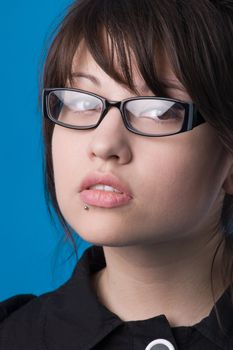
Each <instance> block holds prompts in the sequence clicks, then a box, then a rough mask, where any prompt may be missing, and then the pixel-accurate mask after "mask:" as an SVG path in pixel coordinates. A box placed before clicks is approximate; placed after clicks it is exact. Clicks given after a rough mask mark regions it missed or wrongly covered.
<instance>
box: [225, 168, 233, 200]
mask: <svg viewBox="0 0 233 350" xmlns="http://www.w3.org/2000/svg"><path fill="white" fill-rule="evenodd" d="M223 189H224V191H225V192H226V193H228V194H233V164H232V165H231V167H230V169H229V170H228V174H227V177H226V179H225V181H224V183H223Z"/></svg>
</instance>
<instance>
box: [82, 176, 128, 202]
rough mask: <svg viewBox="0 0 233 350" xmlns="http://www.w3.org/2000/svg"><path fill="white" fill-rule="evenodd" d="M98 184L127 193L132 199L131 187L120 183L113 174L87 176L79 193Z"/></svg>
mask: <svg viewBox="0 0 233 350" xmlns="http://www.w3.org/2000/svg"><path fill="white" fill-rule="evenodd" d="M98 184H103V185H107V186H112V187H113V188H115V189H116V190H118V191H120V192H123V193H126V194H127V195H128V196H130V197H132V194H131V190H130V189H129V187H128V186H127V185H125V184H124V183H123V182H122V181H120V180H119V179H118V178H117V177H116V176H115V175H113V174H112V173H108V174H107V173H106V174H101V173H98V172H94V173H91V174H89V175H87V176H86V177H85V178H84V179H83V180H82V182H81V184H80V187H79V192H81V191H83V190H86V189H88V188H89V187H91V186H94V185H98Z"/></svg>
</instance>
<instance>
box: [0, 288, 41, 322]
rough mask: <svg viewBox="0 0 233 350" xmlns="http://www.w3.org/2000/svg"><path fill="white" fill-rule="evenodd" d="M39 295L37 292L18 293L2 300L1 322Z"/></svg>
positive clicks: (0, 305) (0, 303)
mask: <svg viewBox="0 0 233 350" xmlns="http://www.w3.org/2000/svg"><path fill="white" fill-rule="evenodd" d="M36 299H38V297H37V296H36V295H35V294H17V295H14V296H12V297H10V298H8V299H5V300H3V301H1V302H0V324H2V323H3V322H4V321H5V320H6V319H7V318H8V317H9V316H11V315H13V314H14V313H15V312H16V311H19V310H22V309H23V308H25V306H26V305H28V303H30V302H31V301H32V300H34V301H35V300H36Z"/></svg>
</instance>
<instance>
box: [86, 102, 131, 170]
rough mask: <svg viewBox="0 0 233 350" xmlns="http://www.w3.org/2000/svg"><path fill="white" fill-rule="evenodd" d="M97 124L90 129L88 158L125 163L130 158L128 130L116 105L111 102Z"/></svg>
mask: <svg viewBox="0 0 233 350" xmlns="http://www.w3.org/2000/svg"><path fill="white" fill-rule="evenodd" d="M109 107H110V108H109V109H108V111H107V113H106V115H105V116H104V118H103V120H102V121H101V123H100V124H99V126H98V127H97V128H95V129H92V130H91V131H90V132H91V136H92V138H91V141H90V143H89V147H88V154H89V157H90V158H95V157H97V158H101V159H103V160H108V159H115V160H117V162H118V163H119V164H126V163H128V162H129V161H130V160H131V158H132V150H131V143H130V138H131V137H132V136H131V135H130V134H131V133H130V132H129V131H128V130H127V129H126V127H125V125H124V123H123V120H122V115H121V112H120V110H119V106H118V105H116V106H115V105H114V104H113V103H111V106H109Z"/></svg>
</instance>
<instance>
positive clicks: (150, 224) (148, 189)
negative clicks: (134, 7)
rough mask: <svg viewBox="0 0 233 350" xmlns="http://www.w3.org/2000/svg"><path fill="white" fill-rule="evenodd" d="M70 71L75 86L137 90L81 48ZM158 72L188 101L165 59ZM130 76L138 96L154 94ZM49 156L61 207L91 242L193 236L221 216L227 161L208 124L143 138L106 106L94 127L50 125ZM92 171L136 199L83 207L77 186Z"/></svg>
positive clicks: (123, 93) (113, 93)
mask: <svg viewBox="0 0 233 350" xmlns="http://www.w3.org/2000/svg"><path fill="white" fill-rule="evenodd" d="M73 71H74V72H75V73H77V74H76V75H77V77H76V78H75V83H74V85H73V87H76V88H79V89H83V90H87V91H90V92H93V93H96V94H99V95H101V96H103V97H105V98H107V99H110V100H119V101H120V100H123V99H125V98H129V97H131V96H135V95H134V94H133V93H132V92H130V90H129V89H127V88H126V87H125V86H123V85H120V84H118V83H117V82H115V81H114V80H113V79H111V78H110V77H109V76H108V75H107V74H106V73H105V72H104V71H103V70H102V69H101V68H100V67H99V66H98V65H97V64H96V62H95V61H94V60H93V58H92V56H91V55H90V53H89V52H88V50H87V49H85V47H84V46H83V47H82V50H78V51H77V54H76V56H75V59H74V64H73ZM159 72H160V78H161V79H163V80H166V82H167V83H168V84H170V85H172V87H169V88H168V89H167V94H168V95H169V96H170V97H172V98H178V99H181V100H184V101H191V98H190V96H189V95H188V94H187V92H186V91H185V90H184V88H183V87H182V85H181V83H180V82H179V81H178V80H177V78H176V76H175V75H174V73H173V72H172V70H171V67H170V65H169V62H168V60H167V59H166V58H165V57H163V59H161V62H160V69H159ZM134 81H135V85H136V86H137V87H138V89H139V91H140V94H141V95H153V94H152V93H151V91H149V90H148V89H147V88H146V86H144V81H143V80H142V78H141V77H140V75H139V74H138V72H137V70H136V68H135V70H134ZM174 85H177V87H174ZM52 157H53V166H54V176H55V188H56V195H57V201H58V204H59V206H60V209H61V212H62V214H63V216H64V217H65V219H66V221H67V222H68V223H69V224H70V226H71V227H72V228H73V229H74V230H75V231H76V232H77V233H78V234H79V235H80V236H81V237H82V238H83V239H84V240H86V241H88V242H90V243H93V244H97V245H105V246H127V245H143V244H152V243H156V242H162V241H163V242H165V241H171V240H177V239H179V238H184V237H185V238H188V239H189V238H191V239H193V238H195V236H197V235H203V234H205V235H208V234H211V232H212V231H213V228H214V227H215V226H216V224H217V222H218V220H219V217H220V213H221V206H222V201H223V197H224V193H225V191H224V187H223V186H224V180H225V178H226V177H227V175H228V171H229V168H230V161H229V158H228V157H227V155H226V153H225V151H224V149H223V146H222V144H221V143H220V141H219V139H218V137H217V135H216V133H215V130H214V129H213V128H212V127H211V126H210V125H209V124H208V123H204V124H201V125H200V126H198V127H196V128H194V129H193V130H191V131H189V132H185V133H181V134H177V135H174V136H167V137H161V138H159V137H143V136H140V135H136V134H133V133H131V132H129V131H128V130H127V129H126V128H125V126H124V124H123V121H122V117H121V114H120V112H119V110H118V109H117V108H111V109H110V111H109V112H108V114H107V115H106V116H105V118H104V119H103V121H102V122H101V124H100V125H99V126H98V128H96V129H92V130H85V131H84V130H83V131H82V130H73V129H68V128H64V127H62V126H59V125H55V128H54V133H53V137H52ZM96 171H98V172H100V173H102V174H109V173H111V174H114V175H115V176H116V177H118V178H119V179H120V181H121V182H123V183H124V184H125V185H126V186H127V187H128V188H130V190H131V193H132V197H133V198H132V199H131V200H130V201H129V202H128V203H127V204H125V205H122V206H119V207H114V208H105V207H101V206H98V205H97V206H93V205H92V206H90V210H88V211H87V210H84V206H85V203H84V202H83V200H82V199H81V197H80V193H79V192H78V190H79V187H80V184H81V181H82V180H83V179H84V178H85V177H86V176H87V174H88V175H89V174H90V173H92V172H96Z"/></svg>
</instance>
